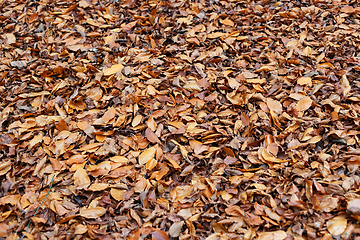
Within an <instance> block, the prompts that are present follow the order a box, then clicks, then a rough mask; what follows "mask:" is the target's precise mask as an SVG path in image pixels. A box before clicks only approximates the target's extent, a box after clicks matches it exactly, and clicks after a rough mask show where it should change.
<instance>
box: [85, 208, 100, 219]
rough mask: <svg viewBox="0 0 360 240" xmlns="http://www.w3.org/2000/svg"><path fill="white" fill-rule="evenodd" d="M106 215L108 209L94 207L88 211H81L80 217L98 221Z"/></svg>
mask: <svg viewBox="0 0 360 240" xmlns="http://www.w3.org/2000/svg"><path fill="white" fill-rule="evenodd" d="M105 213H106V209H105V208H103V207H93V208H88V209H81V210H80V216H82V217H84V218H89V219H96V218H99V217H101V216H102V215H104V214H105Z"/></svg>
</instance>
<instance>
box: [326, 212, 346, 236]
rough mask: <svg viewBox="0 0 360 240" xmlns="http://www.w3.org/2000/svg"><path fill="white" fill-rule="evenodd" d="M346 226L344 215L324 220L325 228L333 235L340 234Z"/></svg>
mask: <svg viewBox="0 0 360 240" xmlns="http://www.w3.org/2000/svg"><path fill="white" fill-rule="evenodd" d="M346 226H347V220H346V218H344V217H341V216H338V217H334V218H332V219H330V220H328V221H327V222H326V228H327V230H328V231H329V232H330V233H331V235H333V236H338V235H341V234H342V233H343V232H344V231H345V229H346Z"/></svg>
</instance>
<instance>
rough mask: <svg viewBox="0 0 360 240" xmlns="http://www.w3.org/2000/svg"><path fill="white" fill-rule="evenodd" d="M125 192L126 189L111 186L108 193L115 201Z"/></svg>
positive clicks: (120, 198)
mask: <svg viewBox="0 0 360 240" xmlns="http://www.w3.org/2000/svg"><path fill="white" fill-rule="evenodd" d="M125 192H126V190H120V189H117V188H111V190H110V195H111V197H113V198H114V199H115V200H117V201H122V200H123V194H124V193H125Z"/></svg>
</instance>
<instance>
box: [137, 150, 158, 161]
mask: <svg viewBox="0 0 360 240" xmlns="http://www.w3.org/2000/svg"><path fill="white" fill-rule="evenodd" d="M155 153H156V148H155V147H150V148H148V149H146V150H145V151H143V152H142V153H141V154H140V156H139V164H140V165H144V164H146V163H147V161H149V160H150V159H152V158H154V155H155Z"/></svg>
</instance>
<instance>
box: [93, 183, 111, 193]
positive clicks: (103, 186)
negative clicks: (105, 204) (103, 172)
mask: <svg viewBox="0 0 360 240" xmlns="http://www.w3.org/2000/svg"><path fill="white" fill-rule="evenodd" d="M108 187H109V184H107V183H93V184H91V186H90V187H89V188H88V190H90V191H103V190H105V189H107V188H108Z"/></svg>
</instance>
